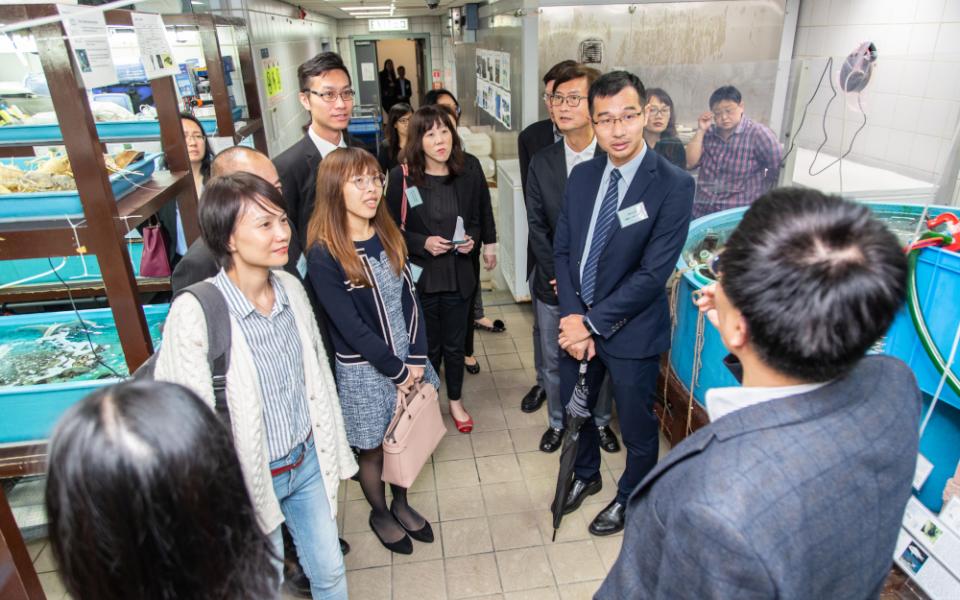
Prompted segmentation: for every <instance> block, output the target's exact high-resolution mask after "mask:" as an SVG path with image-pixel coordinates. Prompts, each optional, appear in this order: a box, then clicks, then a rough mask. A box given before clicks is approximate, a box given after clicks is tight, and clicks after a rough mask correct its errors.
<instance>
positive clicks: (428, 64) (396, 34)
mask: <svg viewBox="0 0 960 600" xmlns="http://www.w3.org/2000/svg"><path fill="white" fill-rule="evenodd" d="M416 39H421V40H423V41H424V42H423V81H424V86H425V88H426V89H423V88H421V90H420V93H421V94H426V93H427V92H429V91H430V90H431V89H433V76H432V72H431V69H432V68H433V56H431V52H430V34H429V33H413V32H407V31H387V32H384V33H366V34H363V35H351V36H350V49H351V52H353V48H354V47H355V44H354V42H376V41H378V40H416ZM377 60H378V61H379V60H380V57H379V56H377ZM353 68H354V73H360V61H359V60H357V53H356V52H353ZM377 72H378V73H379V72H380V65H379V63H378V64H377Z"/></svg>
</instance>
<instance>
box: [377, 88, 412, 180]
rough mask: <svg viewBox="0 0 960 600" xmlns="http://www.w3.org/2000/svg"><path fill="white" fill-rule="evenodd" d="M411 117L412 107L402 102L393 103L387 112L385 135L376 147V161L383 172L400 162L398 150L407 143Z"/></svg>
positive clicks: (400, 150) (387, 171) (401, 149)
mask: <svg viewBox="0 0 960 600" xmlns="http://www.w3.org/2000/svg"><path fill="white" fill-rule="evenodd" d="M411 118H413V109H412V108H411V107H410V105H409V104H404V103H403V102H399V103H397V104H394V105H393V106H392V107H391V108H390V112H389V113H388V114H387V135H386V137H385V138H384V140H383V141H382V142H380V148H378V149H377V162H378V163H380V168H381V169H382V170H383V172H384V173H389V172H390V169H392V168H394V167H395V166H397V165H398V164H400V152H402V151H403V149H404V147H406V145H407V131H408V130H409V128H410V119H411Z"/></svg>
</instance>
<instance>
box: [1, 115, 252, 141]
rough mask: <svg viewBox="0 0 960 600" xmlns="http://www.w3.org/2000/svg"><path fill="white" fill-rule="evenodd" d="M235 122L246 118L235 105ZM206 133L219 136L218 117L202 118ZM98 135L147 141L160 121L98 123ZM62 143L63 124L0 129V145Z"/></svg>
mask: <svg viewBox="0 0 960 600" xmlns="http://www.w3.org/2000/svg"><path fill="white" fill-rule="evenodd" d="M230 113H231V115H232V116H233V120H234V121H236V120H238V119H240V118H242V116H243V107H242V106H235V107H234V108H233V109H231V111H230ZM200 124H201V125H203V130H204V131H205V132H206V133H207V135H216V133H217V119H216V118H215V117H210V118H204V119H200ZM97 135H98V136H99V137H100V139H101V140H124V139H131V140H136V139H144V138H151V137H155V138H159V137H160V122H159V121H150V120H135V121H105V122H103V123H97ZM62 140H63V135H62V134H61V133H60V125H58V124H57V123H50V124H48V125H5V126H3V127H0V144H18V145H30V144H39V143H47V142H59V141H62Z"/></svg>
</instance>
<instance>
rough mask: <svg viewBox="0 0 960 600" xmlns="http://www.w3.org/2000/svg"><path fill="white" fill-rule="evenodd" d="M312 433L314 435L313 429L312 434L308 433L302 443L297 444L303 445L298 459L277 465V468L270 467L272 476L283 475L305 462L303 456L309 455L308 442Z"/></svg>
mask: <svg viewBox="0 0 960 600" xmlns="http://www.w3.org/2000/svg"><path fill="white" fill-rule="evenodd" d="M312 435H313V431H311V432H310V434H309V435H307V439H305V440H304V441H303V442H302V443H300V444H297V446H298V447H299V446H303V452H301V453H300V456H299V457H298V458H297V460H295V461H293V462H292V463H290V464H289V465H283V466H282V467H277V468H276V469H270V476H271V477H276V476H277V475H283V474H284V473H286V472H287V471H292V470H294V469H296V468H297V467H299V466H300V465H301V464H303V457H304V456H306V455H307V442H309V441H310V437H311V436H312ZM290 452H293V450H291V451H290ZM288 456H289V454H288Z"/></svg>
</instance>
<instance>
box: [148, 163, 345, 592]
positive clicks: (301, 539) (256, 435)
mask: <svg viewBox="0 0 960 600" xmlns="http://www.w3.org/2000/svg"><path fill="white" fill-rule="evenodd" d="M284 209H285V205H284V201H283V196H281V194H280V192H279V191H278V190H277V188H276V187H274V186H273V185H271V184H270V183H267V182H266V181H264V180H263V179H261V178H259V177H257V176H256V175H251V174H249V173H234V174H231V175H225V176H223V177H217V178H215V179H213V180H211V181H210V183H209V184H207V188H206V189H205V190H204V192H203V200H202V201H201V202H200V231H201V233H202V234H203V241H204V242H205V243H206V244H207V247H208V248H209V249H210V251H211V252H212V253H213V254H214V256H215V257H216V258H217V261H218V262H219V263H220V265H221V267H222V268H221V270H220V272H219V273H217V275H216V276H215V277H212V278H210V279H208V280H207V281H208V282H210V283H212V284H213V285H214V286H216V287H217V289H218V290H219V291H220V292H221V293H222V294H223V296H224V299H225V300H226V304H227V308H228V312H229V318H230V324H231V328H230V332H231V333H230V335H231V348H230V369H229V370H228V371H227V377H226V380H227V381H226V400H227V406H228V408H229V414H230V424H231V429H232V432H233V439H234V443H235V446H236V450H237V456H238V457H239V459H240V467H241V468H242V470H243V476H244V481H245V482H246V484H247V489H248V490H249V491H250V495H251V498H252V500H253V505H254V507H255V508H256V510H257V517H258V521H259V523H260V527H261V529H262V530H263V531H264V533H268V534H269V536H270V541H271V542H272V543H273V545H274V548H275V554H276V556H277V557H280V556H283V540H282V536H281V533H280V524H281V523H284V522H285V523H286V524H287V527H288V528H289V530H290V533H291V534H292V536H293V540H294V543H295V544H296V547H297V554H298V555H299V559H300V564H301V565H302V566H303V570H304V572H305V573H306V574H307V577H308V578H309V579H310V588H311V592H312V594H313V598H314V599H320V598H323V599H324V600H326V599H330V600H334V599H335V600H343V599H345V598H346V597H347V581H346V576H345V572H344V566H343V555H342V554H341V552H340V543H339V541H338V538H337V522H336V511H337V490H338V487H339V485H340V481H341V480H342V479H346V478H348V477H350V476H351V475H353V474H354V473H356V471H357V463H356V460H355V459H354V457H353V452H351V450H350V446H349V445H348V444H347V437H346V432H345V431H344V427H343V416H342V415H341V413H340V400H339V398H338V397H337V388H336V384H335V383H334V380H333V375H332V374H331V372H330V365H329V363H328V361H327V356H326V352H325V350H324V348H323V342H322V340H321V339H320V333H319V331H318V329H317V322H316V319H315V318H314V316H313V309H312V308H311V306H310V301H309V300H308V299H307V294H306V291H305V290H304V289H303V286H302V285H301V283H300V281H299V280H298V279H297V278H296V277H295V276H293V275H290V274H289V273H286V272H285V271H283V270H281V267H283V265H285V264H286V262H287V247H288V245H289V243H290V226H289V225H288V224H287V215H286V213H285V212H284ZM205 322H206V320H205V316H204V313H203V307H202V306H201V305H200V303H199V302H198V301H197V299H196V298H195V297H194V296H193V295H192V294H182V295H180V296H178V297H177V299H176V300H174V302H173V304H172V305H171V307H170V314H169V316H168V317H167V322H166V324H165V326H164V332H163V348H162V349H161V351H160V355H159V356H158V358H157V364H156V370H155V372H154V376H155V377H156V378H157V379H158V380H165V381H172V382H174V383H179V384H182V385H185V386H187V387H188V388H190V389H191V390H193V391H194V392H195V393H196V394H197V395H198V396H200V397H201V398H202V399H203V400H204V401H206V402H207V404H208V405H209V406H210V407H211V408H212V407H213V406H214V390H213V382H212V379H211V371H210V366H209V363H208V361H207V347H208V340H207V330H206V326H205ZM276 568H277V570H278V572H279V570H280V569H281V568H282V565H281V564H280V561H279V559H278V561H277V564H276Z"/></svg>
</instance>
